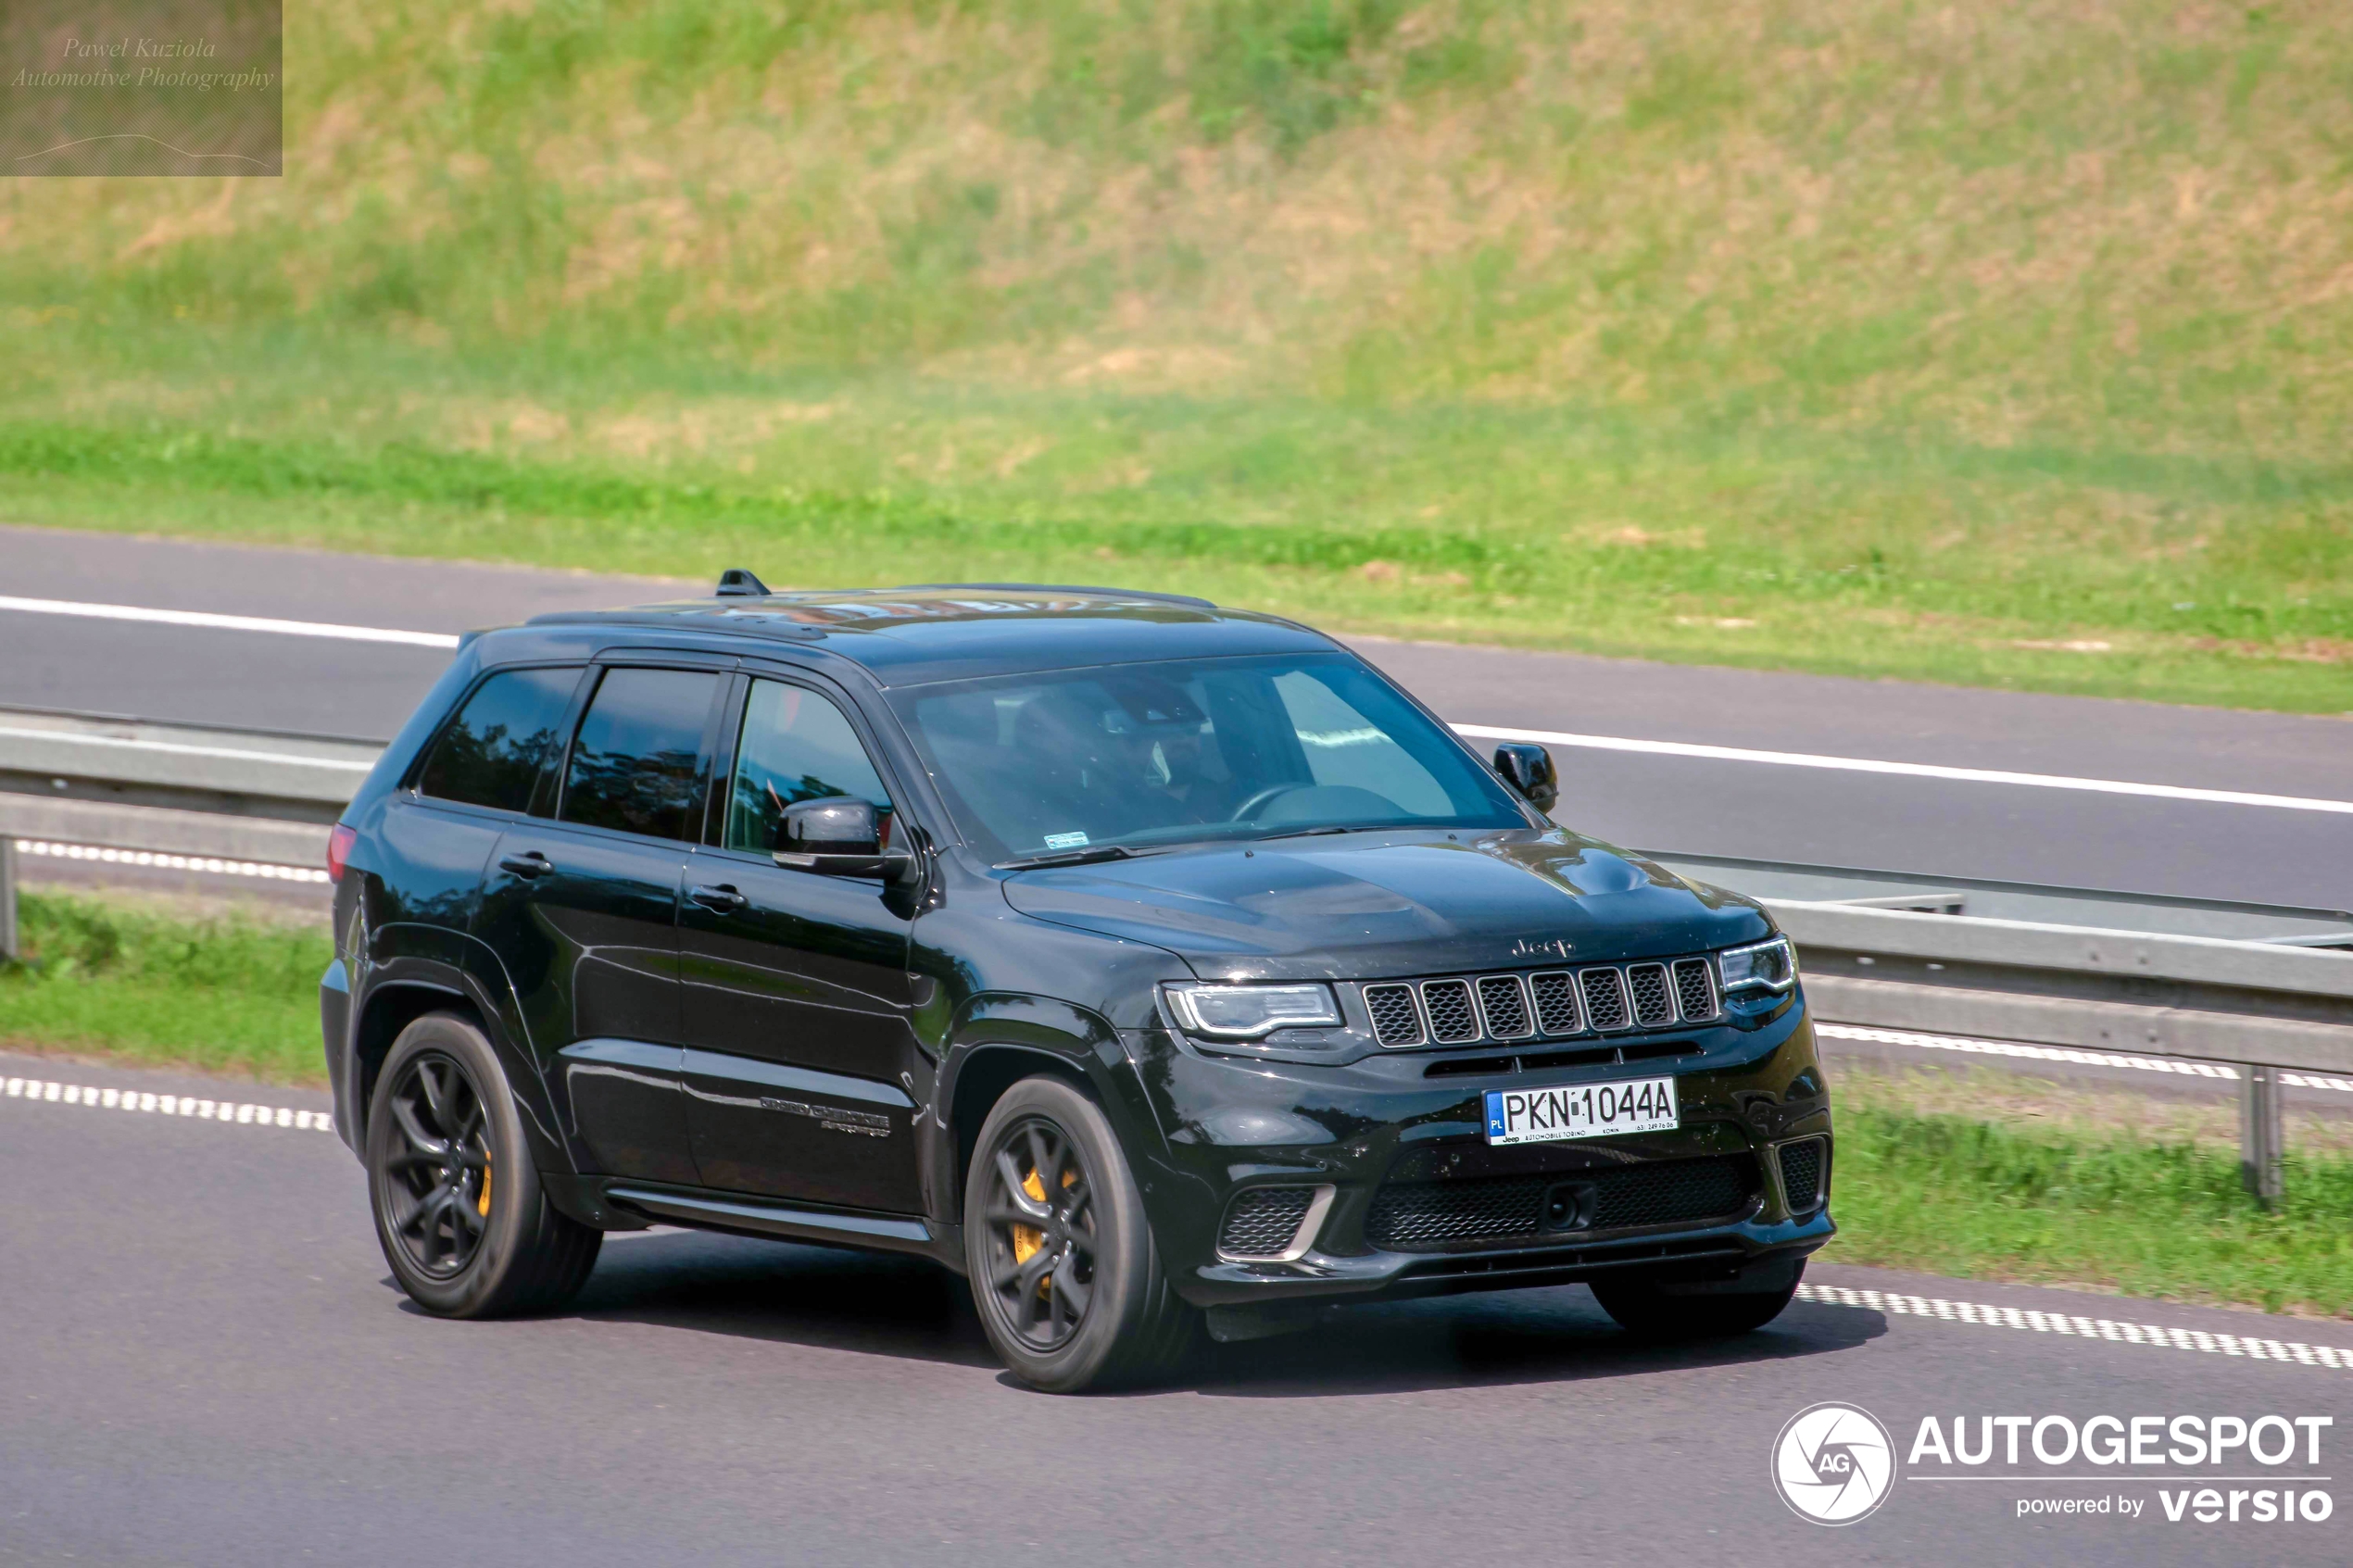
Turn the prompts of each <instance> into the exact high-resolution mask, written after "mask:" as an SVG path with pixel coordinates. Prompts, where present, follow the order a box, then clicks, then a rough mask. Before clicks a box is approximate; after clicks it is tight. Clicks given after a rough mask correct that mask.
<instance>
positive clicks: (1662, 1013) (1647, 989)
mask: <svg viewBox="0 0 2353 1568" xmlns="http://www.w3.org/2000/svg"><path fill="white" fill-rule="evenodd" d="M1626 988H1627V989H1628V990H1629V991H1631V992H1632V993H1633V994H1634V1022H1637V1023H1639V1024H1641V1025H1642V1027H1643V1028H1645V1029H1656V1028H1658V1027H1659V1026H1660V1025H1661V1024H1667V1023H1672V1022H1675V998H1674V997H1671V996H1669V995H1667V966H1666V965H1665V964H1663V963H1638V964H1631V965H1629V966H1628V967H1627V971H1626Z"/></svg>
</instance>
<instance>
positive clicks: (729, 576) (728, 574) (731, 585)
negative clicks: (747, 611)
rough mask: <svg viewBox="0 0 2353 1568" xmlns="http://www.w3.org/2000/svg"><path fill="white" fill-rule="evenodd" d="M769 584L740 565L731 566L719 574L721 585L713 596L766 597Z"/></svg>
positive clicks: (737, 597)
mask: <svg viewBox="0 0 2353 1568" xmlns="http://www.w3.org/2000/svg"><path fill="white" fill-rule="evenodd" d="M769 592H770V590H769V587H768V584H767V583H762V582H761V580H760V579H759V578H757V577H754V576H753V575H752V574H751V573H750V572H749V571H745V570H744V569H743V568H742V567H740V566H731V567H729V568H728V569H727V570H726V571H723V572H721V573H720V574H719V586H718V587H717V588H716V589H714V590H712V596H713V597H715V598H722V599H764V598H766V597H768V596H769Z"/></svg>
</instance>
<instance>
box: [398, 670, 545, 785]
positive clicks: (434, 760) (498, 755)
mask: <svg viewBox="0 0 2353 1568" xmlns="http://www.w3.org/2000/svg"><path fill="white" fill-rule="evenodd" d="M578 684H580V671H579V670H578V669H576V668H574V669H569V670H509V671H505V672H503V673H501V674H497V675H493V676H491V677H490V679H488V680H487V681H484V683H483V684H481V685H479V686H476V687H475V688H474V695H473V696H470V697H468V698H467V699H466V705H465V706H464V707H463V708H461V709H459V710H458V717H457V718H456V719H454V720H452V721H450V724H449V727H448V728H447V730H444V731H443V732H442V734H441V739H440V740H439V741H437V742H436V743H434V748H433V755H432V756H431V757H430V758H428V759H426V760H425V771H424V772H423V773H422V774H421V775H420V776H419V778H418V780H417V788H418V789H419V790H420V791H421V792H422V793H423V794H426V795H430V796H432V797H434V798H435V799H437V800H459V801H463V802H465V803H466V804H468V805H470V806H496V807H497V808H499V809H501V810H507V811H527V810H529V809H531V790H532V786H533V785H534V784H537V783H538V782H539V770H540V769H541V768H542V767H544V766H545V765H546V764H547V758H548V755H549V754H550V753H551V752H552V751H553V750H554V749H555V747H556V746H558V745H559V744H560V741H561V738H562V726H563V719H564V709H566V708H567V707H569V706H570V705H571V702H572V693H573V687H574V686H577V685H578Z"/></svg>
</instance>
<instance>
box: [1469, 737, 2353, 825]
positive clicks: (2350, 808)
mask: <svg viewBox="0 0 2353 1568" xmlns="http://www.w3.org/2000/svg"><path fill="white" fill-rule="evenodd" d="M1454 730H1455V732H1456V733H1457V734H1466V735H1475V736H1478V738H1480V739H1482V740H1514V741H1532V742H1534V743H1535V744H1536V745H1538V746H1582V747H1584V748H1586V749H1588V750H1592V751H1640V752H1646V753H1649V754H1650V755H1652V756H1656V757H1691V758H1696V759H1700V760H1702V761H1708V762H1762V763H1767V764H1769V765H1771V766H1773V767H1779V768H1829V769H1832V770H1835V771H1842V772H1849V773H1887V774H1894V775H1895V776H1897V777H1901V778H1911V779H1951V780H1955V781H1957V782H1958V783H1961V784H2019V785H2023V786H2025V787H2027V788H2031V789H2078V790H2089V791H2091V792H2093V793H2094V794H2097V795H2139V796H2146V797H2150V798H2153V799H2158V800H2196V801H2203V802H2205V803H2207V804H2208V805H2214V806H2267V807H2271V808H2272V809H2277V810H2283V811H2335V812H2340V813H2343V814H2346V815H2348V816H2353V800H2319V799H2314V798H2312V797H2309V796H2302V795H2258V794H2255V793H2252V792H2250V791H2246V790H2237V789H2192V788H2190V787H2188V786H2187V785H2184V784H2132V783H2129V782H2127V781H2125V780H2122V779H2075V778H2069V777H2067V776H2066V775H2065V774H2062V773H2014V772H2009V771H2005V770H2002V769H1998V768H1947V767H1944V766H1942V765H1940V764H1937V763H1933V762H1881V761H1877V760H1875V759H1871V758H1868V757H1818V756H1814V755H1812V754H1810V753H1807V752H1803V751H1753V750H1751V749H1749V748H1748V747H1746V746H1698V745H1694V744H1692V743H1691V742H1688V741H1674V740H1627V739H1625V738H1623V737H1622V736H1618V735H1579V734H1563V733H1561V732H1558V731H1554V730H1506V729H1499V728H1497V727H1496V726H1495V725H1492V724H1457V725H1455V726H1454Z"/></svg>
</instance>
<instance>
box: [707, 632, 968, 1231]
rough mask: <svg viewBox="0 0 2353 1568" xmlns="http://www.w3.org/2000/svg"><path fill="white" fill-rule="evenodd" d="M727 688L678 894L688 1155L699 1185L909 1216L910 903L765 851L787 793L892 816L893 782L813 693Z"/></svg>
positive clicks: (916, 1200) (793, 688)
mask: <svg viewBox="0 0 2353 1568" xmlns="http://www.w3.org/2000/svg"><path fill="white" fill-rule="evenodd" d="M736 693H737V695H736V697H735V698H734V699H732V700H733V703H734V712H733V713H732V714H731V715H730V722H731V726H733V725H736V724H739V728H737V729H736V736H737V738H736V744H735V746H734V747H733V758H734V762H733V767H732V771H731V776H730V778H729V779H728V780H727V782H726V785H725V788H724V794H723V796H722V804H723V806H724V822H723V823H722V825H721V827H720V829H719V832H718V834H717V835H716V836H717V840H718V842H717V843H716V845H714V846H712V847H706V848H705V849H704V850H703V851H702V853H701V854H699V855H698V856H697V857H696V863H695V865H694V867H693V875H692V879H691V881H690V884H689V885H688V887H687V889H686V897H685V898H684V899H683V901H682V902H681V903H680V905H679V917H678V923H679V947H680V969H681V975H682V978H683V980H684V982H685V985H684V999H685V1038H686V1065H685V1073H686V1088H687V1100H686V1106H687V1112H686V1113H687V1119H688V1121H689V1123H690V1124H691V1128H692V1132H693V1137H694V1148H695V1159H696V1162H697V1164H698V1166H699V1168H700V1169H701V1172H702V1179H703V1182H704V1184H705V1185H710V1186H715V1187H727V1188H731V1189H734V1190H736V1191H741V1192H756V1193H765V1194H770V1195H773V1196H778V1197H787V1198H800V1199H803V1200H805V1201H809V1202H816V1203H829V1204H839V1205H843V1206H846V1207H850V1208H859V1209H880V1210H893V1211H897V1212H900V1213H912V1212H914V1211H916V1210H919V1209H920V1207H921V1199H920V1197H919V1195H918V1192H917V1187H916V1177H915V1148H914V1145H915V1139H914V1116H915V1110H914V1101H913V1100H912V1098H909V1096H908V1094H907V1092H906V1090H905V1088H904V1087H902V1086H901V1079H900V1074H901V1073H904V1072H906V1071H907V1070H908V1067H909V1065H910V1064H911V1063H912V1060H913V1055H912V1052H913V1048H914V1035H913V1031H912V1028H911V1026H910V1022H909V994H910V985H909V982H908V978H907V940H908V925H909V916H908V915H907V914H905V913H901V912H899V911H897V910H894V909H893V908H892V907H891V906H892V903H893V900H892V898H891V897H890V896H889V895H888V894H887V891H886V890H885V889H884V888H883V886H882V885H881V884H877V883H875V882H868V881H862V880H858V879H854V878H849V877H831V876H823V875H819V874H817V873H816V872H803V871H792V870H788V869H786V868H785V867H782V866H779V865H777V864H776V863H775V861H774V859H773V853H774V847H775V842H776V830H777V826H778V823H779V822H781V820H782V818H783V815H784V809H785V808H786V806H789V805H791V804H793V803H794V802H795V801H798V800H809V799H813V798H816V797H821V796H837V795H852V796H858V797H862V798H864V799H867V800H871V801H873V802H874V803H875V808H876V809H877V810H878V811H880V812H882V813H884V820H885V822H886V823H888V822H889V821H890V819H889V816H888V813H889V811H890V808H891V801H890V796H889V792H888V791H887V789H885V787H884V785H883V782H882V779H881V777H880V775H879V774H878V773H877V772H876V771H875V765H874V763H873V761H872V760H871V759H870V757H869V755H868V751H867V747H866V746H865V744H864V742H863V741H862V740H861V739H860V737H859V734H858V732H857V730H856V728H855V727H854V726H853V725H852V724H851V722H850V721H849V718H848V717H847V716H846V715H845V714H844V712H843V710H842V709H841V708H840V706H838V705H837V704H836V703H835V702H834V701H833V700H832V699H831V698H830V697H828V696H825V695H824V693H822V692H819V691H817V690H815V689H814V688H813V687H810V686H802V685H798V684H790V683H787V682H784V681H774V680H769V679H765V678H756V679H749V680H746V681H743V682H741V683H740V684H738V686H737V688H736ZM901 908H902V909H903V908H904V906H903V905H902V906H901Z"/></svg>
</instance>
